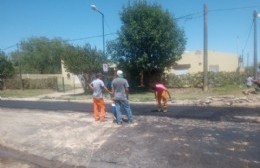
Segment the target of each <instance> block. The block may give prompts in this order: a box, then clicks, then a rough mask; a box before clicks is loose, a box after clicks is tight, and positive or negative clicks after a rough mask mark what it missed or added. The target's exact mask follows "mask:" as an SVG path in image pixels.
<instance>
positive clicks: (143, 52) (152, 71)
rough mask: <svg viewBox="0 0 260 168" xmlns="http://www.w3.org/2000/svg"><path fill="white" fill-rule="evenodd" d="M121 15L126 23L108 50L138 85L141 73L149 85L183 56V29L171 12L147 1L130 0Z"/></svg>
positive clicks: (184, 42)
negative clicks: (131, 0) (132, 0)
mask: <svg viewBox="0 0 260 168" xmlns="http://www.w3.org/2000/svg"><path fill="white" fill-rule="evenodd" d="M120 15H121V20H122V23H123V24H122V27H121V29H120V31H119V32H118V38H117V39H116V40H114V41H110V42H109V43H108V49H107V50H108V53H109V54H110V56H111V58H112V59H113V60H114V61H116V62H117V63H118V64H119V67H120V68H123V69H125V70H127V71H128V73H129V75H130V77H131V80H132V81H135V83H134V84H135V85H136V84H138V82H139V74H140V72H142V73H143V76H144V84H145V85H146V86H149V83H150V82H151V80H153V79H152V77H158V76H159V77H160V76H161V75H162V74H163V72H164V70H165V68H170V67H171V66H172V65H173V64H174V63H175V62H176V61H177V60H179V59H180V58H181V54H182V53H183V51H184V49H185V44H186V39H185V36H184V32H183V31H182V30H181V29H180V28H179V27H178V25H177V23H176V21H175V19H174V18H173V16H172V15H171V14H170V13H169V12H168V11H164V10H163V9H162V8H161V6H159V5H157V4H148V3H147V1H143V0H141V1H134V2H133V3H129V4H128V6H126V7H124V8H123V11H122V13H121V14H120Z"/></svg>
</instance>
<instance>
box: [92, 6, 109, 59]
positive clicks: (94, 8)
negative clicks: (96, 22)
mask: <svg viewBox="0 0 260 168" xmlns="http://www.w3.org/2000/svg"><path fill="white" fill-rule="evenodd" d="M91 9H93V10H94V11H97V12H98V13H100V14H101V16H102V31H103V55H104V56H105V53H106V51H105V27H104V18H105V17H104V14H103V13H102V12H101V11H100V10H98V9H97V7H96V5H91Z"/></svg>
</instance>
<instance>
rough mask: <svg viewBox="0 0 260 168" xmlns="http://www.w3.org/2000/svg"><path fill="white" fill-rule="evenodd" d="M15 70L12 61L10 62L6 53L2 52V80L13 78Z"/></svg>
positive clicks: (0, 70) (0, 71)
mask: <svg viewBox="0 0 260 168" xmlns="http://www.w3.org/2000/svg"><path fill="white" fill-rule="evenodd" d="M14 74H15V69H14V66H13V64H12V62H11V61H9V60H8V59H7V57H6V55H5V53H4V52H0V79H5V78H8V77H12V76H13V75H14Z"/></svg>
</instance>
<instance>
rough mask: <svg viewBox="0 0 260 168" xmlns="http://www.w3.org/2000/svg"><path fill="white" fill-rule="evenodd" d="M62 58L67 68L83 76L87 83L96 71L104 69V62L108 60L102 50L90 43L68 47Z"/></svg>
mask: <svg viewBox="0 0 260 168" xmlns="http://www.w3.org/2000/svg"><path fill="white" fill-rule="evenodd" d="M61 58H62V61H63V63H64V67H65V68H66V70H67V71H68V72H71V73H74V74H76V75H80V76H81V77H83V78H84V82H85V84H86V82H89V81H90V80H91V76H92V75H93V74H94V73H97V72H101V71H102V64H103V63H104V62H106V60H107V59H106V58H105V57H104V56H103V54H102V52H101V51H98V50H97V49H96V48H91V46H90V44H86V45H85V46H84V47H83V48H82V47H74V46H70V47H67V48H66V51H65V52H64V53H63V55H62V57H61Z"/></svg>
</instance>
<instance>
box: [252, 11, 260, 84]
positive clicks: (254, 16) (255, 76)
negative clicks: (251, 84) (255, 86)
mask: <svg viewBox="0 0 260 168" xmlns="http://www.w3.org/2000/svg"><path fill="white" fill-rule="evenodd" d="M257 17H260V15H258V14H257V12H256V10H255V11H254V14H253V18H254V19H253V20H254V79H255V80H256V79H257V25H256V18H257Z"/></svg>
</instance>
